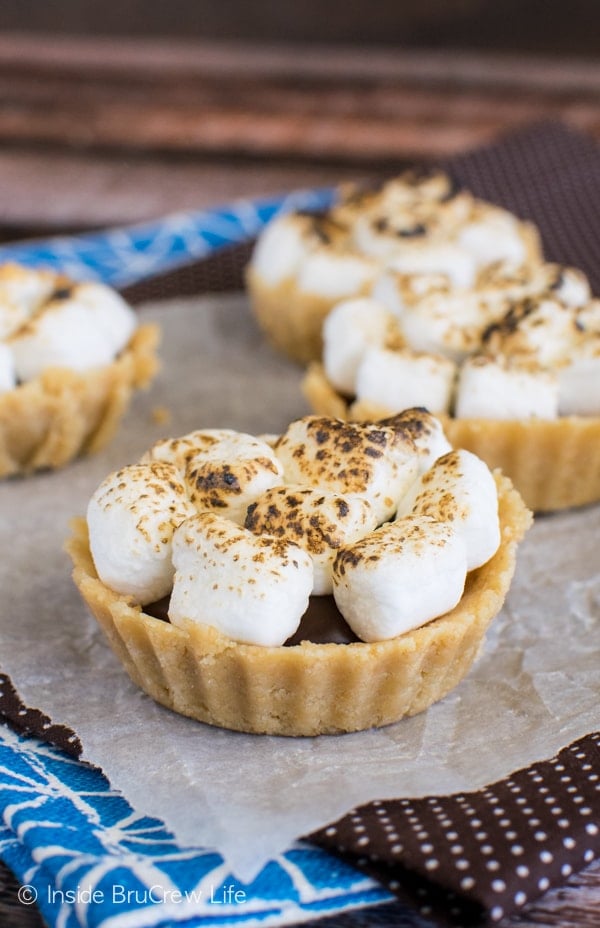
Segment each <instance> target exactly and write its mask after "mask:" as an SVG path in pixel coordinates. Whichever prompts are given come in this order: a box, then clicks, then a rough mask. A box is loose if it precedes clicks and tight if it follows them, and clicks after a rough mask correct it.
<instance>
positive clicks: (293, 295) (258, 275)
mask: <svg viewBox="0 0 600 928" xmlns="http://www.w3.org/2000/svg"><path fill="white" fill-rule="evenodd" d="M540 256H541V255H540V247H539V240H538V235H537V232H536V230H535V229H534V227H533V226H532V225H531V224H529V223H526V222H522V221H520V220H518V219H517V218H516V217H515V216H513V215H511V214H510V213H508V212H507V211H506V210H503V209H500V208H499V207H497V206H493V205H491V204H489V203H485V202H483V201H481V200H478V199H476V198H475V197H473V196H472V195H471V194H470V193H469V192H468V191H465V190H458V189H456V187H455V186H454V184H453V182H452V181H451V179H450V178H449V177H448V176H446V175H445V174H443V173H442V172H440V171H435V170H434V171H414V170H413V171H407V172H405V173H404V174H402V175H401V176H400V177H398V178H395V179H393V180H390V181H388V182H387V183H385V184H384V185H382V187H381V188H380V189H378V190H373V191H368V190H367V191H360V190H355V189H347V190H342V191H340V197H339V199H338V202H337V203H336V204H334V206H332V207H331V208H330V209H329V210H328V211H327V212H325V213H321V214H318V215H311V214H308V213H305V212H296V213H290V214H287V215H284V216H281V217H277V218H275V219H274V220H273V221H272V222H271V223H270V224H269V225H268V226H267V228H266V229H265V231H264V232H263V234H262V235H261V236H260V238H259V240H258V242H257V246H256V249H255V251H254V254H253V257H252V260H251V262H250V265H249V267H248V270H247V283H248V289H249V292H250V296H251V300H252V305H253V308H254V311H255V314H256V317H257V320H258V322H259V324H260V325H261V326H262V328H263V329H264V331H265V333H266V334H267V336H268V337H269V338H270V340H271V341H272V343H273V344H274V345H275V346H276V347H277V348H279V349H280V350H282V351H284V352H285V353H286V354H288V355H289V356H290V357H291V358H293V359H295V360H297V361H300V362H307V361H311V360H316V359H317V358H319V357H320V356H321V352H322V340H321V329H322V326H323V322H324V320H325V319H326V318H327V316H328V314H329V312H330V311H331V309H332V308H333V306H334V305H335V304H336V303H338V302H339V301H340V300H342V299H349V298H353V297H358V296H369V295H370V294H371V292H372V289H373V286H374V285H375V283H376V281H377V279H378V278H379V277H380V276H381V274H382V272H384V271H385V270H386V269H390V270H392V271H394V272H395V273H396V274H399V275H401V276H403V277H405V278H410V279H412V278H416V279H417V280H419V279H421V278H423V277H427V276H434V277H438V278H441V279H442V280H443V281H445V283H446V284H447V286H449V287H451V288H459V289H460V288H462V289H465V288H468V287H471V286H472V285H473V284H474V282H475V280H476V278H477V275H478V274H479V273H480V272H481V271H482V270H484V269H486V268H489V267H491V266H494V265H496V264H502V265H505V266H507V267H511V268H516V267H520V266H523V265H529V264H531V263H535V262H537V261H539V260H540Z"/></svg>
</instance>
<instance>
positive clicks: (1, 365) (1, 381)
mask: <svg viewBox="0 0 600 928" xmlns="http://www.w3.org/2000/svg"><path fill="white" fill-rule="evenodd" d="M16 385H17V378H16V375H15V364H14V361H13V356H12V352H11V351H10V349H9V347H8V345H5V344H3V343H2V342H0V393H6V392H8V390H13V389H14V388H15V386H16Z"/></svg>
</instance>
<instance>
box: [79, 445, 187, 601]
mask: <svg viewBox="0 0 600 928" xmlns="http://www.w3.org/2000/svg"><path fill="white" fill-rule="evenodd" d="M194 514H195V509H194V507H193V505H192V503H191V502H190V501H189V499H188V497H187V493H186V489H185V486H184V484H183V481H182V480H181V477H180V475H179V473H178V471H177V468H176V467H175V466H174V465H173V464H166V463H163V462H157V461H155V462H153V463H147V464H131V465H129V466H128V467H124V468H122V469H121V470H119V471H116V472H115V473H113V474H110V475H109V476H108V477H107V478H106V479H105V480H104V481H103V482H102V483H101V484H100V486H99V487H98V489H97V490H96V492H95V493H94V495H93V496H92V498H91V500H90V502H89V505H88V510H87V522H88V528H89V533H90V550H91V552H92V557H93V559H94V564H95V567H96V571H97V572H98V576H99V577H100V579H101V580H102V582H103V583H105V584H106V585H107V586H109V587H110V588H111V589H112V590H114V591H115V592H117V593H125V594H129V595H131V596H133V597H134V598H135V600H136V602H138V603H140V604H141V605H145V604H147V603H151V602H154V601H156V600H158V599H161V597H163V596H166V595H167V593H168V592H169V590H170V589H171V585H172V582H173V565H172V563H171V552H172V541H173V532H174V531H175V529H176V528H177V526H178V525H179V524H180V523H181V522H182V521H183V520H184V519H187V518H189V517H190V516H192V515H194Z"/></svg>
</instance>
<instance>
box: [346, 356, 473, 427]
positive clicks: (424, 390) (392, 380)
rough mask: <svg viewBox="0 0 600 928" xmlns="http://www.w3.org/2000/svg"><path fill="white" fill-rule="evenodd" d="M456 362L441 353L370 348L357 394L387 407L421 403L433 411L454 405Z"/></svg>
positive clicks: (359, 380) (444, 410) (360, 370)
mask: <svg viewBox="0 0 600 928" xmlns="http://www.w3.org/2000/svg"><path fill="white" fill-rule="evenodd" d="M455 376H456V365H455V364H454V362H453V361H450V360H449V359H448V358H444V357H442V356H441V355H433V354H419V353H417V352H415V351H410V350H408V349H404V350H402V351H389V350H386V349H384V348H373V347H372V348H369V349H368V350H367V351H366V352H365V354H364V356H363V359H362V361H361V362H360V365H359V367H358V371H357V373H356V388H355V393H356V397H357V399H359V400H367V401H368V402H371V403H374V404H376V405H378V406H382V407H383V408H384V409H406V408H408V407H410V406H416V405H418V404H420V405H423V406H425V407H426V408H427V409H430V410H431V411H432V412H447V411H448V409H449V408H450V401H451V399H452V390H453V387H454V379H455Z"/></svg>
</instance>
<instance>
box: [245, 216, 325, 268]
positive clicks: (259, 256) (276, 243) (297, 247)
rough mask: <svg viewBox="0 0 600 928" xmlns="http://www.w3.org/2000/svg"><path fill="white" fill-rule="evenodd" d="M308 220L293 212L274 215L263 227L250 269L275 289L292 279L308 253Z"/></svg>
mask: <svg viewBox="0 0 600 928" xmlns="http://www.w3.org/2000/svg"><path fill="white" fill-rule="evenodd" d="M309 227H310V219H309V217H307V216H301V215H298V214H296V213H288V214H287V215H285V216H277V217H276V218H275V219H272V220H271V222H269V223H268V225H267V226H266V227H265V229H264V231H263V232H262V234H261V235H260V237H259V239H258V241H257V243H256V247H255V249H254V252H253V254H252V261H251V266H252V269H253V270H254V271H256V273H257V274H259V275H260V277H261V278H262V280H264V282H265V283H267V284H270V285H271V286H276V285H277V284H279V283H281V282H282V281H284V280H287V279H290V278H293V277H295V276H296V273H297V271H298V268H299V267H300V264H301V263H302V260H303V259H304V258H305V257H306V255H307V254H308V252H309V250H310V247H311V245H310V236H309V235H308V230H309Z"/></svg>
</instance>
